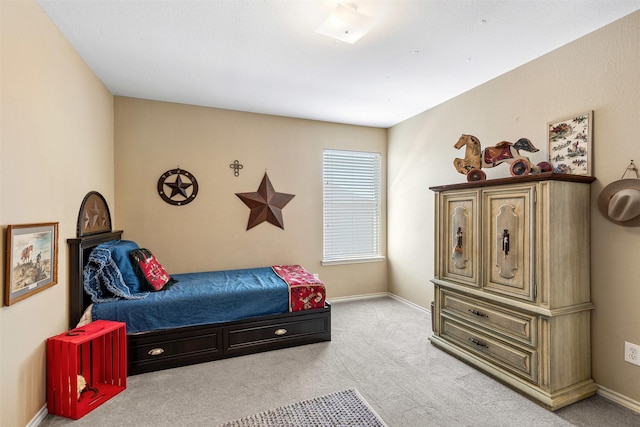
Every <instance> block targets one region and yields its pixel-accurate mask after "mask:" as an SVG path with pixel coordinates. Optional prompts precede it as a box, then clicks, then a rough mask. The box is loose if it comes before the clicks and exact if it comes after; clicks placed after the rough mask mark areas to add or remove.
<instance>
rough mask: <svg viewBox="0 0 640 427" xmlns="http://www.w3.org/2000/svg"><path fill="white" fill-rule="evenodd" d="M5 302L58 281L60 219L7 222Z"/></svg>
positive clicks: (32, 292)
mask: <svg viewBox="0 0 640 427" xmlns="http://www.w3.org/2000/svg"><path fill="white" fill-rule="evenodd" d="M5 252H6V256H7V258H6V265H5V273H6V277H5V282H4V303H5V305H11V304H14V303H16V302H18V301H21V300H23V299H25V298H28V297H30V296H32V295H33V294H36V293H38V292H40V291H43V290H45V289H47V288H49V287H51V286H53V285H55V284H56V283H57V282H58V223H57V222H46V223H40V224H23V225H9V226H7V248H6V251H5Z"/></svg>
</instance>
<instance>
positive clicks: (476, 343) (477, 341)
mask: <svg viewBox="0 0 640 427" xmlns="http://www.w3.org/2000/svg"><path fill="white" fill-rule="evenodd" d="M469 341H471V342H472V343H474V344H475V345H477V346H478V347H484V348H489V346H488V345H486V344H485V343H483V342H482V341H480V340H477V339H475V338H469Z"/></svg>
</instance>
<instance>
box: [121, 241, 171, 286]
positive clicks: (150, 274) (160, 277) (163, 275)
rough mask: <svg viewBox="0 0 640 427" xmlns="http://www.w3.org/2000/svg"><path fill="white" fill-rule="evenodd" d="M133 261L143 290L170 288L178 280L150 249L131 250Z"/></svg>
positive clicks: (130, 254)
mask: <svg viewBox="0 0 640 427" xmlns="http://www.w3.org/2000/svg"><path fill="white" fill-rule="evenodd" d="M129 257H131V262H132V263H133V266H134V268H135V270H136V274H137V275H138V277H139V278H140V283H141V284H142V288H143V290H146V291H152V292H155V291H162V290H165V289H168V288H169V287H170V286H171V285H173V284H174V283H175V282H176V280H175V279H173V278H171V276H169V274H168V273H167V272H166V271H165V269H164V268H163V267H162V265H161V264H160V263H159V262H158V260H157V259H156V257H155V256H153V254H152V253H151V251H150V250H149V249H145V248H140V249H134V250H132V251H131V252H129Z"/></svg>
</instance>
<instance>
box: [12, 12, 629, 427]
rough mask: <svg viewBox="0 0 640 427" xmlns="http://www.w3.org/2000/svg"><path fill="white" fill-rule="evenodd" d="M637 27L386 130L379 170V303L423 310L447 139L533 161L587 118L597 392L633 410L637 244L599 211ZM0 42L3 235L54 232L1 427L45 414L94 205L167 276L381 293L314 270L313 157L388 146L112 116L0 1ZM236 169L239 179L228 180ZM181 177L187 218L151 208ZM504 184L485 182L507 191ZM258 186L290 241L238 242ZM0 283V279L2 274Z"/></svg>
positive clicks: (95, 85) (84, 75)
mask: <svg viewBox="0 0 640 427" xmlns="http://www.w3.org/2000/svg"><path fill="white" fill-rule="evenodd" d="M639 27H640V13H635V14H634V15H631V16H629V17H627V18H624V19H623V20H621V21H619V22H617V23H614V24H613V25H610V26H608V27H606V28H604V29H602V30H600V31H597V32H595V33H593V34H591V35H589V36H587V37H585V38H583V39H580V40H578V41H577V42H575V43H572V44H570V45H568V46H567V47H564V48H562V49H559V50H557V51H555V52H553V53H551V54H549V55H546V56H545V57H543V58H540V59H538V60H535V61H533V62H531V63H529V64H527V65H525V66H523V67H521V68H519V69H517V70H515V71H513V72H510V73H508V74H506V75H504V76H501V77H500V78H498V79H495V80H494V81H491V82H489V83H487V84H485V85H482V86H481V87H478V88H476V89H473V90H472V91H469V92H468V93H466V94H463V95H461V96H459V97H457V98H455V99H453V100H451V101H449V102H447V103H445V104H442V105H440V106H438V107H436V108H434V109H431V110H429V111H426V112H424V113H423V114H421V115H419V116H417V117H415V118H413V119H411V120H408V121H406V122H404V123H402V124H400V125H398V126H395V127H393V128H392V129H390V130H389V131H388V141H389V142H388V144H389V147H388V152H387V160H388V163H387V167H388V182H387V190H388V197H387V200H388V210H387V214H388V230H387V234H388V236H389V239H388V246H387V250H388V268H389V272H388V277H389V290H390V291H391V292H393V293H395V294H397V295H399V296H401V297H403V298H406V299H407V300H410V301H412V302H414V303H416V304H419V305H422V306H427V305H428V303H429V301H431V297H432V287H431V285H430V284H429V278H430V277H431V276H432V275H433V266H432V259H433V248H432V247H433V225H432V224H433V214H432V212H433V202H432V200H433V196H432V194H431V193H430V192H429V191H428V187H429V186H432V185H440V184H445V183H452V182H462V181H463V180H464V177H462V176H461V175H459V174H457V173H456V172H455V170H454V169H453V166H452V165H451V161H452V159H453V158H454V157H456V156H460V155H461V154H462V153H460V152H458V151H456V150H455V149H453V147H452V145H453V143H454V142H455V141H456V140H457V138H458V136H459V135H460V134H461V133H463V132H467V133H473V134H475V135H476V136H478V137H479V138H480V139H481V141H482V142H483V143H484V144H485V145H489V144H493V143H495V142H497V141H500V140H502V139H512V140H513V139H516V138H519V137H521V136H526V137H529V138H530V139H532V140H533V141H534V142H535V143H537V144H538V145H540V146H541V148H543V147H544V141H545V124H546V122H547V121H549V120H553V119H556V118H559V117H564V116H566V115H568V114H573V113H578V112H582V111H585V110H588V109H593V110H594V112H595V127H594V155H595V161H594V175H595V176H596V177H597V178H598V181H596V182H595V183H594V184H593V185H592V195H593V201H592V295H593V298H592V299H593V301H594V303H595V305H596V309H595V310H594V312H593V330H592V336H593V344H594V346H593V351H592V353H593V374H594V378H595V380H596V381H597V382H598V383H599V384H600V385H602V386H604V387H605V388H607V389H609V390H611V391H613V392H614V393H619V394H620V395H621V396H623V398H624V397H625V396H626V397H627V398H628V399H630V401H631V402H632V403H633V404H636V405H637V402H638V401H640V390H639V387H640V386H638V384H640V377H639V375H640V368H638V367H635V366H633V365H630V364H628V363H626V362H624V361H623V360H622V359H623V356H622V348H623V342H624V341H625V340H627V341H631V342H635V343H639V344H640V328H638V325H639V324H640V314H639V311H638V310H637V308H636V306H637V302H638V298H637V296H638V292H639V287H638V284H639V283H638V275H637V271H636V269H637V267H636V264H637V261H636V260H637V253H638V250H639V249H640V248H639V245H640V243H639V242H640V240H639V239H638V237H639V234H640V229H629V228H622V227H619V226H616V225H614V224H612V223H610V222H608V221H607V220H605V219H604V218H603V217H602V216H601V215H600V213H599V212H598V211H597V208H596V206H595V201H596V199H597V195H598V194H599V192H600V190H601V189H602V188H603V187H604V185H606V184H608V183H609V182H611V181H613V180H616V179H619V178H620V175H621V174H622V172H623V170H624V168H625V167H626V165H627V163H628V162H629V160H630V159H631V158H633V159H639V158H640V156H639V154H640V145H639V144H638V142H637V135H638V134H640V121H639V120H638V117H637V114H638V111H639V110H640V108H639V107H640V105H639V104H640V97H639V96H638V93H640V90H639V89H640V87H639V83H638V80H637V75H638V72H637V71H638V70H640V52H639V51H638V49H635V46H638V45H639V44H640V35H639V34H638V32H637V28H639ZM0 29H1V33H0V37H1V49H0V53H1V65H0V77H1V78H0V90H1V93H0V162H1V163H0V165H1V168H0V224H1V225H2V227H3V231H4V228H6V225H7V224H24V223H31V222H45V221H58V222H59V223H60V230H59V231H60V239H59V247H60V251H59V275H58V282H59V283H58V285H56V286H54V287H52V288H50V289H47V290H45V291H43V292H41V293H39V294H37V295H35V296H33V297H30V298H28V299H26V300H24V301H21V302H19V303H17V304H15V305H12V306H9V307H6V306H3V307H2V308H1V309H0V425H3V426H4V425H7V426H13V425H16V426H20V425H25V424H26V423H27V422H29V420H31V419H32V418H33V416H34V415H35V414H36V413H37V412H38V410H40V408H41V407H42V406H43V405H44V403H45V398H46V396H45V395H46V391H45V354H44V343H45V339H46V338H47V337H49V336H51V335H55V334H57V333H59V332H60V331H62V330H64V329H66V326H67V314H68V308H67V293H68V289H67V281H68V273H67V248H66V239H67V238H69V237H73V236H74V235H75V226H76V220H77V215H78V209H79V205H80V202H81V200H82V198H83V197H84V195H85V194H86V193H87V192H88V191H91V190H97V191H100V192H101V193H102V194H103V195H104V196H105V197H106V199H107V202H108V203H109V205H110V206H111V213H112V215H113V218H114V222H115V225H116V227H119V228H123V229H124V230H125V237H126V238H131V239H134V240H137V241H139V242H140V243H141V244H143V245H145V246H147V247H149V248H151V249H152V250H153V251H154V252H157V254H158V256H159V258H160V260H161V261H162V262H163V263H164V264H166V265H167V266H168V268H169V269H170V270H172V271H176V272H182V271H188V270H199V269H210V268H236V267H244V266H250V265H255V264H257V263H259V264H264V265H267V264H271V263H278V262H299V263H301V264H303V265H305V266H307V267H309V269H311V270H312V271H313V272H317V273H319V274H320V276H321V278H323V279H324V280H325V281H326V282H327V284H328V287H329V296H330V297H340V296H350V295H358V294H366V293H372V292H380V291H385V290H386V289H387V288H386V285H385V276H386V268H387V267H386V265H387V264H386V263H373V264H361V265H346V266H330V267H322V266H321V265H320V262H319V261H320V258H321V255H322V246H321V239H322V221H321V191H322V190H321V179H320V173H321V172H320V171H321V159H320V153H321V151H322V148H324V147H331V148H347V149H355V150H376V151H381V152H382V153H383V156H384V155H385V150H387V148H386V144H387V131H384V130H380V129H370V128H362V127H355V126H345V125H337V124H327V123H318V122H313V121H304V120H295V119H286V118H279V117H271V116H261V115H255V114H248V113H238V112H229V111H223V110H215V109H207V108H199V107H191V106H184V105H177V104H167V103H160V102H148V101H141V100H135V99H128V98H116V100H115V116H114V101H113V97H112V96H111V95H110V94H109V93H108V91H107V90H106V89H105V88H104V86H103V85H102V84H101V83H100V82H99V81H98V80H97V78H96V77H95V76H94V75H93V73H92V72H91V71H90V70H89V69H88V67H87V66H86V64H84V62H83V61H82V60H81V59H80V58H79V57H78V55H77V54H76V53H75V52H74V50H73V49H72V48H71V47H70V46H69V44H68V43H67V42H66V41H65V40H64V38H63V37H62V36H61V35H60V33H59V32H58V30H57V29H56V27H55V26H54V25H53V24H52V23H51V21H50V20H49V19H48V18H47V17H46V15H45V14H44V13H43V12H42V10H41V9H40V8H39V6H37V4H36V3H34V2H32V1H29V0H26V1H0ZM114 140H115V147H114ZM143 155H146V156H147V157H144V156H143ZM545 156H546V153H545V152H543V153H539V154H538V155H534V156H532V159H533V160H534V161H541V160H544V159H545ZM236 159H237V160H239V161H240V162H241V163H242V164H243V165H244V169H243V170H242V171H241V172H240V177H238V178H236V177H234V176H233V173H232V170H231V169H230V168H229V164H230V163H231V162H233V160H236ZM114 165H115V172H114ZM177 165H180V167H182V168H185V169H187V170H190V171H191V172H193V173H194V174H196V177H197V178H198V180H199V183H200V194H199V196H198V198H197V199H196V200H195V201H194V202H193V203H192V204H190V205H187V206H183V207H172V206H169V205H167V204H166V203H164V202H162V201H161V199H160V198H159V196H158V195H157V194H156V192H155V188H156V183H157V179H158V177H159V176H160V174H161V173H162V172H164V171H166V170H168V169H172V168H175V167H176V166H177ZM505 168H506V166H504V167H500V168H496V169H494V170H489V176H490V177H492V176H493V177H497V176H506V175H507V171H506V169H505ZM265 169H267V170H268V173H269V176H270V177H271V180H272V182H273V185H274V187H275V189H276V190H277V191H280V192H285V193H291V194H295V195H296V197H295V198H294V199H293V200H292V201H291V202H290V203H289V205H287V206H286V207H285V208H284V210H283V213H284V223H285V230H281V229H279V228H277V227H274V226H272V225H269V224H261V225H259V226H258V227H256V228H254V229H252V230H249V231H246V230H245V229H246V222H247V219H248V208H246V207H245V206H244V204H242V202H241V201H240V200H239V199H238V198H237V197H236V196H235V195H234V193H236V192H250V191H255V190H256V189H257V187H258V185H259V183H260V180H261V178H262V175H263V173H264V170H265ZM577 214H579V213H577ZM0 267H1V268H0V274H1V275H2V276H4V259H3V257H0ZM425 327H428V325H425Z"/></svg>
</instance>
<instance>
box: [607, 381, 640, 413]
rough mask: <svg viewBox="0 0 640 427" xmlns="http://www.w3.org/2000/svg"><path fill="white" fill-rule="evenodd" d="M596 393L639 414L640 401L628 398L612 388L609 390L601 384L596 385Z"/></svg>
mask: <svg viewBox="0 0 640 427" xmlns="http://www.w3.org/2000/svg"><path fill="white" fill-rule="evenodd" d="M597 394H599V395H600V396H602V397H604V398H605V399H609V400H611V401H612V402H615V403H617V404H618V405H620V406H624V407H625V408H628V409H630V410H632V411H633V412H636V413H638V414H640V402H637V401H635V400H633V399H630V398H628V397H627V396H625V395H622V394H620V393H618V392H615V391H613V390H609V389H608V388H606V387H602V386H601V385H599V386H598V391H597Z"/></svg>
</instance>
